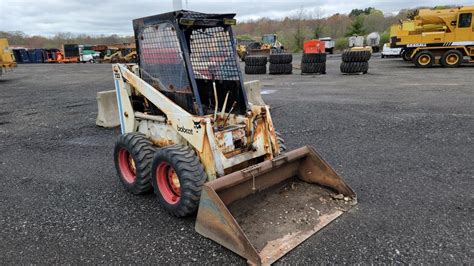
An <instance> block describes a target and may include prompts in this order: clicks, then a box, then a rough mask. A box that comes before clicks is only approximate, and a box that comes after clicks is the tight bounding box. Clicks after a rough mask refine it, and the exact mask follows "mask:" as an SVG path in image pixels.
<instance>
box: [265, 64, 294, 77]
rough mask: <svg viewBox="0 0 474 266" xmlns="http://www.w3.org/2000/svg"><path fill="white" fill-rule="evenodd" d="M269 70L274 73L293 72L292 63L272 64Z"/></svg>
mask: <svg viewBox="0 0 474 266" xmlns="http://www.w3.org/2000/svg"><path fill="white" fill-rule="evenodd" d="M268 72H269V73H270V74H272V75H277V74H291V73H293V65H292V64H270V67H269V68H268Z"/></svg>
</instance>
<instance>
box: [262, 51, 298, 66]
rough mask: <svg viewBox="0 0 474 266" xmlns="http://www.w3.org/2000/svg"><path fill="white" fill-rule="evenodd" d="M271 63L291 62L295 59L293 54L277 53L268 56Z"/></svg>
mask: <svg viewBox="0 0 474 266" xmlns="http://www.w3.org/2000/svg"><path fill="white" fill-rule="evenodd" d="M268 61H269V62H270V64H290V63H291V62H292V61H293V55H292V54H285V53H275V54H270V55H269V56H268Z"/></svg>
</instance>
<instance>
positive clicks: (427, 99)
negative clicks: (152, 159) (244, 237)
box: [0, 56, 474, 264]
mask: <svg viewBox="0 0 474 266" xmlns="http://www.w3.org/2000/svg"><path fill="white" fill-rule="evenodd" d="M295 58H297V59H296V60H295V61H296V62H295V65H298V64H299V62H297V61H298V58H300V57H299V56H296V57H295ZM339 61H340V58H339V57H337V56H334V57H331V58H330V59H329V61H328V74H327V75H322V76H301V75H299V70H297V69H295V70H294V74H293V75H289V76H270V75H259V76H247V77H246V79H247V80H252V79H260V80H261V81H262V82H263V85H264V93H265V95H264V99H265V101H266V102H267V103H268V104H270V105H271V106H272V108H273V109H272V116H273V120H274V122H275V124H276V126H277V128H278V129H279V130H280V131H281V132H282V134H283V135H284V136H285V138H286V140H287V144H288V148H289V149H293V148H297V147H299V146H302V145H305V144H308V145H312V146H313V147H315V148H316V150H317V151H318V152H319V153H321V154H322V155H323V157H324V158H325V159H326V160H327V161H328V162H329V163H330V164H332V165H333V167H334V168H335V169H336V170H337V171H338V172H339V173H340V174H341V175H342V176H343V177H344V178H345V179H346V181H347V182H348V183H349V184H350V185H351V186H352V188H353V189H354V191H356V193H358V198H359V204H358V205H357V207H356V208H354V209H352V210H351V211H350V212H349V213H347V214H346V215H344V216H342V217H341V218H340V219H338V220H337V221H335V222H333V223H332V224H330V225H329V226H328V227H326V228H325V229H323V230H322V231H320V232H319V233H318V234H317V235H314V236H313V237H311V238H310V239H309V240H307V241H306V242H304V243H303V244H302V245H300V246H299V247H297V248H296V249H294V250H293V251H292V252H290V253H289V254H287V256H285V257H284V258H282V259H281V260H280V261H279V262H281V263H291V264H294V263H308V264H309V263H311V264H314V263H337V264H339V263H377V264H379V263H428V264H439V263H446V264H454V263H456V264H460V263H466V264H472V263H474V248H473V247H474V232H473V231H474V226H473V221H474V219H473V218H474V215H473V213H474V212H473V208H474V195H473V191H474V87H473V84H474V75H473V73H474V71H473V70H474V68H473V66H466V67H462V68H459V69H443V68H433V69H415V68H413V67H412V64H409V63H405V62H403V61H401V59H380V58H373V59H372V60H371V61H370V70H369V74H368V75H357V76H346V75H341V74H340V73H339ZM112 88H113V81H112V73H111V66H110V65H99V64H70V65H45V64H44V65H20V66H19V67H18V68H17V69H15V71H14V72H12V73H6V74H5V75H3V76H2V77H1V79H0V180H1V182H2V183H3V185H2V186H1V187H0V240H1V241H0V261H1V262H2V263H3V264H20V263H41V264H50V263H56V264H65V263H85V262H89V263H94V264H99V263H124V264H129V263H133V264H142V263H143V264H144V263H173V264H176V263H199V264H202V263H219V264H220V263H232V264H245V260H243V259H241V258H240V257H239V256H237V255H235V254H233V253H232V252H230V251H228V250H227V249H225V248H223V247H221V246H220V245H218V244H216V243H214V242H212V241H210V240H207V239H205V238H204V237H201V236H200V235H199V234H197V233H196V232H195V231H194V219H193V218H188V219H176V218H173V217H170V216H169V215H167V214H166V213H165V211H164V210H163V209H162V208H161V207H160V206H159V205H158V202H157V200H156V199H155V197H154V196H153V195H148V196H133V195H131V194H128V193H126V192H125V191H124V190H123V188H122V186H121V185H120V183H119V181H118V178H117V177H116V173H115V168H114V164H113V158H112V153H113V146H114V141H115V138H116V136H117V134H118V131H117V130H115V129H103V128H99V127H96V126H95V118H96V112H97V106H96V101H95V97H96V92H98V91H102V90H109V89H112Z"/></svg>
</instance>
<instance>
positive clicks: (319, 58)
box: [301, 53, 326, 64]
mask: <svg viewBox="0 0 474 266" xmlns="http://www.w3.org/2000/svg"><path fill="white" fill-rule="evenodd" d="M325 62H326V54H325V53H320V54H303V57H302V58H301V63H302V64H303V63H309V64H315V63H325Z"/></svg>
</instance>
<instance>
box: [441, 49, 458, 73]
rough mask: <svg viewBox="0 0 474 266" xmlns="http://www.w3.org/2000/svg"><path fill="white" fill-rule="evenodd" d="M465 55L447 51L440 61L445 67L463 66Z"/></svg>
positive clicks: (456, 51)
mask: <svg viewBox="0 0 474 266" xmlns="http://www.w3.org/2000/svg"><path fill="white" fill-rule="evenodd" d="M463 57H464V55H463V54H462V53H461V52H460V51H458V50H454V49H453V50H449V51H446V52H445V53H444V54H443V55H442V56H441V60H440V61H439V62H440V63H441V65H442V66H443V67H447V68H454V67H459V66H460V65H461V64H462V60H463Z"/></svg>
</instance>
